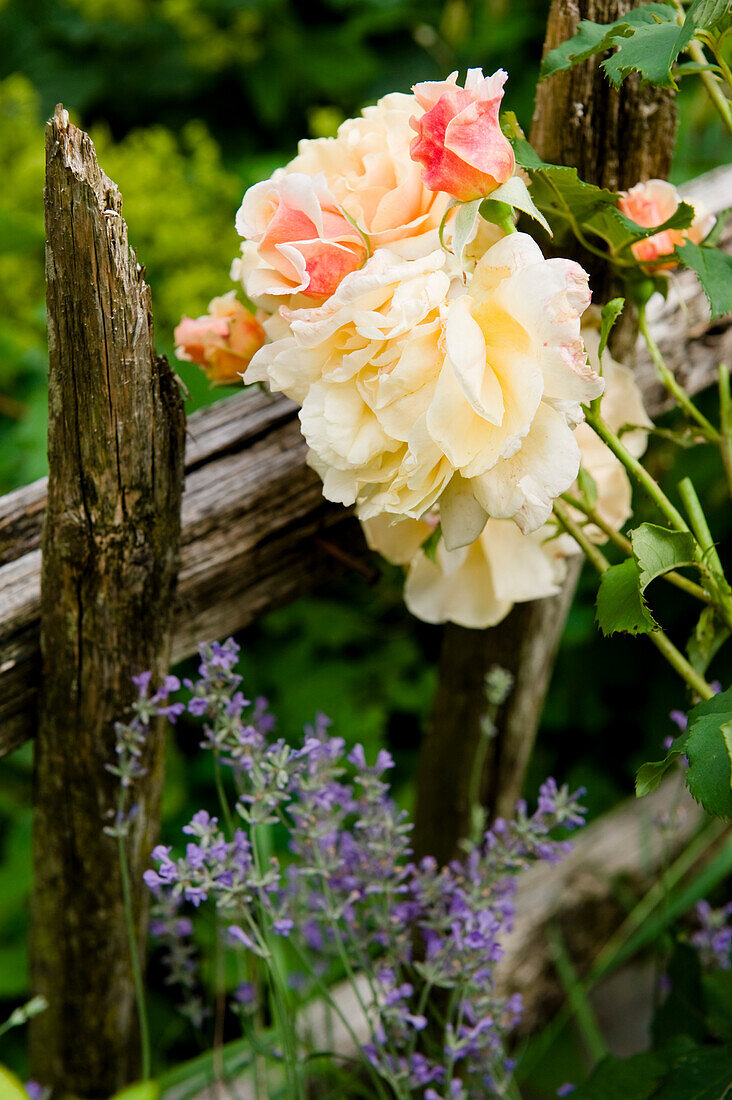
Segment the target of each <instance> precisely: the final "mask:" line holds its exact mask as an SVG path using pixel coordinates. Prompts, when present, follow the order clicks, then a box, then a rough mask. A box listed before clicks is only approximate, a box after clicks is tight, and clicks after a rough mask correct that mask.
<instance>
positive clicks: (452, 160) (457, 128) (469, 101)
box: [410, 69, 515, 202]
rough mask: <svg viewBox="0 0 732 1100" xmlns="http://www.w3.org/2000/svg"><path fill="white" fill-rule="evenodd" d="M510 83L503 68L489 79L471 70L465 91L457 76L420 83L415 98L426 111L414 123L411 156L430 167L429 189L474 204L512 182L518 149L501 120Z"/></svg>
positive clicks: (426, 177) (427, 173)
mask: <svg viewBox="0 0 732 1100" xmlns="http://www.w3.org/2000/svg"><path fill="white" fill-rule="evenodd" d="M506 79H507V74H506V73H505V72H504V71H503V70H502V69H499V71H498V72H497V73H494V74H493V76H488V77H484V76H483V72H482V70H481V69H469V70H468V75H467V78H466V80H465V87H464V88H459V87H458V86H457V83H456V81H457V73H452V74H451V75H450V76H449V77H448V78H447V80H443V81H431V82H427V83H424V84H415V86H414V88H413V91H414V95H415V98H416V100H417V102H418V103H419V105H420V107H423V108H424V111H425V113H424V114H423V115H421V116H417V117H414V118H412V119H411V120H410V124H411V126H412V129H413V130H416V132H417V137H416V138H414V139H413V141H412V144H411V146H410V153H411V155H412V160H415V161H418V162H419V163H421V164H422V165H423V166H424V171H423V172H422V182H423V183H424V184H425V185H426V186H427V187H430V188H431V189H432V190H433V191H446V192H447V194H449V195H452V196H453V198H456V199H459V200H460V201H461V202H470V201H472V200H473V199H479V198H482V197H485V196H486V195H489V194H490V193H491V191H495V189H496V188H497V187H500V185H501V184H503V183H506V181H507V180H509V179H510V178H511V176H512V175H513V171H514V167H515V161H514V155H513V149H512V148H511V144H510V142H509V141H508V139H507V138H506V137H504V135H503V133H502V131H501V127H500V123H499V121H498V110H499V107H500V104H501V100H502V99H503V85H504V83H505V82H506Z"/></svg>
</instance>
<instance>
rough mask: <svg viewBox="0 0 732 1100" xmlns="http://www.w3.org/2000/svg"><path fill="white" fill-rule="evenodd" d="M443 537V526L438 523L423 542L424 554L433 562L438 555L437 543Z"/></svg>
mask: <svg viewBox="0 0 732 1100" xmlns="http://www.w3.org/2000/svg"><path fill="white" fill-rule="evenodd" d="M441 538H442V526H441V524H439V523H438V524H437V526H436V527H435V529H434V531H430V533H429V535H428V536H427V538H426V539H425V540H424V542H423V543H422V545H421V547H420V549H421V550H423V551H424V556H425V557H426V558H427V559H428V560H429V561H431V562H432V563H433V564H434V562H435V560H436V556H437V545H438V543H439V541H440V539H441Z"/></svg>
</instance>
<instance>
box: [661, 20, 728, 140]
mask: <svg viewBox="0 0 732 1100" xmlns="http://www.w3.org/2000/svg"><path fill="white" fill-rule="evenodd" d="M674 7H675V8H676V11H677V12H678V13H679V24H682V23H683V22H684V20H685V19H686V12H685V11H684V5H683V4H682V3H681V0H674ZM684 49H685V51H686V53H688V55H689V57H690V58H691V59H692V61H695V62H696V63H697V65H708V64H709V63H708V61H707V58H706V55H705V53H704V50H703V49H702V45H701V43H700V42H698V41H697V40H696V39H695V38H692V40H691V42H690V43H689V44H688V46H685V47H684ZM713 52H714V54H715V57H716V51H714V50H713ZM725 67H726V66H725ZM720 68H721V66H720ZM699 75H700V76H701V78H702V82H703V84H704V87H705V88H706V90H707V93H708V95H709V98H710V99H711V101H712V103H713V104H714V106H715V107H716V108H717V111H718V112H719V115H720V117H721V119H722V121H723V122H724V124H725V126H726V127H727V131H728V132H729V133H730V134H732V105H731V104H730V102H729V100H728V99H727V97H726V95H725V94H724V92H723V90H722V86H721V84H720V82H719V80H718V79H717V76H716V75H715V73H710V72H709V71H708V70H706V69H704V70H702V72H701V73H700V74H699Z"/></svg>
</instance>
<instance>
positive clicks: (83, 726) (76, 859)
mask: <svg viewBox="0 0 732 1100" xmlns="http://www.w3.org/2000/svg"><path fill="white" fill-rule="evenodd" d="M45 207H46V240H47V246H46V248H47V251H46V276H47V299H48V335H49V356H50V376H49V427H48V456H49V466H50V472H49V479H48V503H47V507H46V518H45V526H44V533H43V545H42V550H43V566H42V582H41V653H42V684H41V691H40V699H39V713H38V733H37V738H36V748H35V795H34V801H35V825H34V853H33V854H34V867H35V887H34V896H33V907H32V931H31V980H32V986H33V990H34V992H35V993H40V994H43V995H44V996H45V997H46V998H47V1000H48V1002H49V1008H48V1010H47V1011H46V1012H44V1013H43V1014H42V1015H40V1016H39V1017H37V1019H36V1020H35V1021H34V1022H33V1026H32V1028H31V1072H32V1076H33V1077H34V1078H35V1079H37V1080H38V1081H40V1082H42V1083H43V1084H44V1085H50V1086H52V1087H53V1088H54V1090H55V1091H56V1092H58V1093H71V1094H74V1095H76V1096H79V1097H97V1096H98V1097H102V1096H109V1095H111V1094H112V1093H114V1092H115V1091H116V1090H117V1089H118V1088H119V1087H120V1086H121V1085H123V1084H124V1083H126V1082H128V1081H130V1080H131V1079H133V1078H134V1077H135V1075H136V1074H137V1073H138V1071H139V1047H138V1041H137V1021H136V1014H135V1007H134V999H133V982H132V975H131V965H130V953H129V950H128V945H127V939H126V931H125V921H124V911H123V902H122V889H121V879H120V874H119V868H118V863H117V854H116V842H115V841H114V840H112V839H110V838H109V837H108V836H106V835H105V834H104V833H103V828H104V825H105V824H107V823H108V822H109V818H110V814H113V812H114V807H115V802H116V796H117V783H118V780H117V779H116V778H115V777H113V776H112V775H110V774H109V773H108V772H106V771H105V764H106V763H107V762H109V761H112V760H113V759H114V743H115V735H114V722H115V720H117V719H120V718H122V717H124V716H125V713H126V712H127V710H128V708H129V704H130V702H131V700H132V697H133V694H134V688H133V687H132V685H131V680H130V678H131V676H132V675H133V674H135V673H138V672H140V671H142V670H144V669H152V671H153V675H154V677H155V678H156V679H159V678H160V677H162V676H163V675H164V674H165V673H166V672H167V670H168V657H169V644H170V617H171V608H172V606H173V598H172V597H173V594H174V587H175V583H176V574H177V561H178V543H179V534H180V502H181V493H182V486H183V453H184V439H185V414H184V411H183V402H182V399H181V396H180V393H179V389H178V385H177V383H176V380H175V377H174V375H173V373H172V372H171V370H170V368H169V366H168V364H167V362H166V361H165V360H164V359H161V358H159V357H158V356H157V355H156V353H155V348H154V346H153V332H152V313H151V304H150V291H149V288H148V287H147V285H146V283H145V281H144V273H143V270H142V268H141V267H140V265H139V264H138V263H137V260H136V258H135V254H134V252H132V251H131V249H130V247H129V245H128V240H127V227H126V225H125V222H124V221H123V219H122V216H121V212H120V211H121V207H122V200H121V196H120V194H119V191H118V190H117V187H116V186H115V184H114V183H112V181H111V180H109V179H108V178H107V177H106V176H105V175H104V173H103V172H102V171H101V170H100V168H99V165H98V163H97V159H96V153H95V150H94V146H93V144H92V142H91V140H90V139H89V137H88V136H87V135H86V134H85V133H83V132H82V131H81V130H79V129H77V128H76V127H75V126H73V125H71V124H70V123H69V119H68V115H67V113H66V111H64V110H63V108H62V107H57V109H56V113H55V115H54V117H53V119H52V120H51V121H50V122H49V124H48V127H47V131H46V193H45ZM163 750H164V731H163V728H162V725H160V724H158V725H156V726H155V727H153V728H152V729H151V733H150V738H149V743H148V745H147V749H146V753H145V756H144V759H143V764H144V766H145V767H146V769H147V773H146V775H145V777H144V778H142V779H140V780H139V782H138V783H137V784H136V786H135V790H134V801H135V803H136V807H137V812H136V817H135V820H134V825H133V827H132V830H131V835H130V837H129V841H128V843H129V863H130V870H131V880H132V893H133V909H134V919H135V923H136V928H137V930H138V933H139V936H140V941H141V942H142V935H143V915H144V910H145V905H144V898H143V889H144V888H143V887H142V872H143V869H144V867H145V865H146V861H147V860H148V858H149V852H150V848H151V845H152V843H153V841H154V837H155V834H156V831H157V825H158V803H159V797H160V788H161V781H162V773H163Z"/></svg>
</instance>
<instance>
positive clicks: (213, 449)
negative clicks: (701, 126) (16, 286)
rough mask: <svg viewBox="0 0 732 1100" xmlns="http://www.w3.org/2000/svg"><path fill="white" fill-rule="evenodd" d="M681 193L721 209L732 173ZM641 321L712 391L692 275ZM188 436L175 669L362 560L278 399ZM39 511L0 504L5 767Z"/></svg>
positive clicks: (34, 642) (27, 717)
mask: <svg viewBox="0 0 732 1100" xmlns="http://www.w3.org/2000/svg"><path fill="white" fill-rule="evenodd" d="M686 191H687V193H688V194H689V195H690V197H693V196H697V197H699V198H703V199H704V200H705V201H706V202H707V204H708V205H709V206H710V208H711V209H713V210H715V211H720V210H722V209H723V208H724V207H725V206H726V205H727V204H728V202H729V194H730V193H731V192H732V166H730V167H725V168H722V169H717V170H716V171H714V172H711V173H709V174H708V175H707V176H704V177H701V178H700V179H698V180H696V181H694V183H693V184H692V185H690V186H689V187H688V188H687V189H686ZM725 245H726V247H727V248H729V249H730V251H732V231H728V232H727V233H726V234H725ZM681 303H683V308H682V306H681ZM649 313H650V318H651V323H652V329H653V332H654V335H655V336H656V339H657V340H658V342H659V344H660V346H661V349H662V351H663V353H664V355H665V356H666V357H667V361H668V362H669V364H670V365H671V367H672V368H673V370H674V371H675V372H676V374H677V375H678V377H679V379H680V380H681V381H682V383H683V384H684V387H685V388H686V390H687V391H688V392H689V393H696V392H698V391H699V390H702V389H704V388H705V387H706V386H708V385H709V384H710V383H711V382H713V380H714V378H715V377H716V371H717V364H718V363H719V362H721V361H725V362H728V363H730V362H732V326H731V325H730V323H729V318H727V319H723V320H721V321H716V322H709V320H708V310H707V307H706V304H705V299H704V296H703V294H702V292H701V291H700V289H699V285H698V283H697V280H696V277H695V276H694V275H693V274H692V273H691V272H683V273H681V274H679V275H677V276H676V277H675V279H674V284H673V288H672V290H671V293H670V295H669V300H668V302H666V303H664V304H662V305H661V304H660V303H655V302H654V303H652V304H651V308H650V310H649ZM637 377H638V380H639V383H640V385H641V388H642V390H643V392H644V396H645V399H646V404H647V406H648V408H649V411H650V412H651V413H652V414H656V413H658V412H660V411H661V410H662V409H663V408H665V407H667V405H668V399H667V397H666V394H665V391H664V390H663V389H662V388H661V387H660V386H659V384H658V383H657V381H656V378H655V375H654V373H653V367H652V364H651V363H650V360H649V359H648V357H647V355H646V354H644V350H643V349H640V348H639V351H638V365H637ZM188 435H189V438H188V444H187V447H186V460H185V473H186V480H185V490H184V493H183V514H182V533H181V566H180V575H179V584H178V595H177V598H176V605H175V615H174V626H173V642H172V646H173V660H174V661H178V660H181V659H182V658H184V657H186V656H189V655H190V654H192V653H194V652H195V647H196V643H197V642H198V641H201V640H203V639H207V638H216V637H222V636H224V635H225V634H227V633H230V632H232V631H235V630H239V629H242V628H243V627H245V626H247V625H248V624H249V623H251V622H253V621H254V620H256V619H258V618H260V617H261V616H262V615H265V614H266V613H267V612H268V611H271V610H273V609H274V608H276V607H279V606H281V605H283V604H285V603H287V602H289V601H290V600H294V599H296V598H297V597H298V596H301V595H304V594H305V593H307V592H310V591H312V590H313V589H314V588H316V587H318V586H319V585H321V584H326V583H327V582H328V581H329V580H331V579H332V578H333V575H334V572H336V571H338V570H342V569H343V568H344V567H345V568H348V563H349V561H350V562H351V563H352V564H353V563H354V562H355V563H360V564H361V565H363V563H364V562H365V561H366V560H367V556H366V549H365V545H364V542H363V539H362V537H361V533H360V530H359V528H358V524H357V523H356V522H355V521H354V520H353V519H352V518H350V517H349V516H348V515H347V514H346V513H345V512H344V510H343V509H342V508H340V507H337V506H334V505H331V504H328V502H327V501H325V500H324V499H323V496H322V492H321V485H320V481H319V479H318V478H317V477H316V475H315V474H314V473H313V472H312V471H311V470H310V469H308V467H307V466H306V465H305V451H306V448H305V443H304V440H303V439H302V436H301V435H300V431H299V424H298V421H297V409H296V407H295V406H294V405H293V404H292V403H291V402H290V401H288V400H287V399H286V398H283V397H269V396H267V395H265V394H263V393H258V392H251V391H248V392H244V393H241V394H237V395H236V396H234V397H230V398H228V399H226V400H224V401H221V402H219V403H217V404H216V405H213V406H211V407H209V408H207V409H203V410H201V411H200V412H197V413H194V415H193V416H191V417H190V419H189V421H188ZM45 501H46V479H45V478H43V479H41V480H39V481H36V482H34V483H33V484H32V485H28V486H26V487H25V488H22V489H18V490H16V491H15V492H13V493H9V494H8V495H7V496H5V497H2V498H0V756H3V755H5V754H6V753H8V752H10V751H12V750H13V749H14V748H17V746H18V745H20V744H22V743H23V742H24V741H26V740H27V739H28V738H30V737H32V736H33V730H34V721H35V717H34V715H35V700H36V693H37V690H38V683H39V667H40V666H39V644H38V643H39V634H38V630H39V614H40V571H41V555H40V542H41V531H42V526H43V515H44V510H45Z"/></svg>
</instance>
